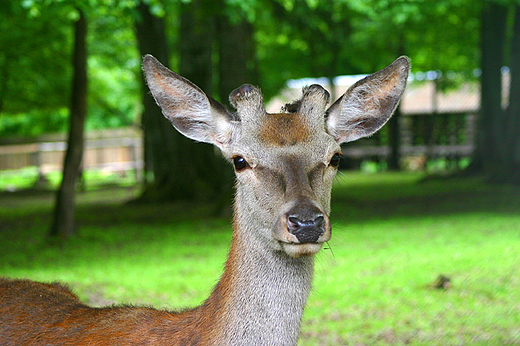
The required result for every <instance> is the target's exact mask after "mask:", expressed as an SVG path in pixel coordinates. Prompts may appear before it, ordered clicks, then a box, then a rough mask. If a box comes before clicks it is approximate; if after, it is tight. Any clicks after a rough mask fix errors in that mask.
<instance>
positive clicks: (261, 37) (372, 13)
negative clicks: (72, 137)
mask: <svg viewBox="0 0 520 346" xmlns="http://www.w3.org/2000/svg"><path fill="white" fill-rule="evenodd" d="M138 3H139V2H138V1H137V0H127V1H118V2H113V1H109V0H94V1H82V0H77V1H50V0H49V1H32V0H26V1H22V2H7V3H6V4H5V6H1V9H0V29H1V30H2V32H3V33H8V34H5V35H2V36H1V37H0V47H1V48H2V49H0V115H1V117H2V118H3V117H10V118H11V120H10V121H8V123H9V124H10V125H9V126H7V127H6V126H5V125H3V127H2V128H1V129H0V135H4V134H26V133H37V132H38V131H62V130H63V126H61V125H59V126H56V127H53V128H51V127H47V128H43V127H41V126H37V128H36V129H25V128H24V126H26V125H27V124H30V123H28V122H27V121H25V120H23V119H24V118H27V117H30V114H35V113H38V112H41V114H42V115H41V116H42V117H43V118H47V117H56V114H58V113H59V114H61V110H62V109H64V108H66V107H68V104H69V87H70V84H71V83H70V82H71V81H70V78H71V66H70V60H71V58H70V52H71V50H72V42H71V39H72V23H73V20H74V19H75V18H76V15H77V13H76V10H75V7H74V6H81V7H82V8H84V11H85V12H86V13H87V17H88V21H89V34H88V35H89V36H88V46H89V80H90V87H89V115H88V117H87V119H88V120H87V125H86V126H87V128H88V129H90V128H100V127H116V126H126V125H129V124H132V123H135V122H137V121H139V114H140V112H141V107H140V105H139V103H140V97H141V96H140V93H139V88H140V81H141V78H142V76H141V72H140V68H139V64H140V56H139V53H138V50H137V47H136V45H137V44H136V40H135V37H134V32H133V25H134V20H138V19H139V18H138V15H137V11H136V10H135V6H136V5H137V4H138ZM147 3H150V4H151V5H152V6H151V7H152V10H153V12H154V13H155V14H156V15H158V16H161V17H164V18H165V19H166V23H167V25H168V27H167V32H168V34H169V38H168V39H169V42H170V44H171V46H172V47H174V48H175V47H177V42H178V35H179V32H178V27H179V16H178V14H179V6H180V2H179V1H173V0H170V1H164V2H161V1H159V0H153V1H147ZM483 3H485V2H480V1H479V2H474V1H471V0H442V1H433V0H425V1H386V0H368V1H361V0H341V1H332V0H327V1H314V0H308V1H294V0H274V1H269V2H263V1H257V0H248V1H235V0H226V1H222V3H220V2H219V4H221V5H217V3H211V4H210V5H208V6H209V7H208V8H207V9H206V10H207V11H214V10H215V6H218V7H219V8H218V9H217V10H219V11H221V13H222V14H223V15H226V16H228V17H229V18H230V19H231V21H232V22H237V21H239V20H241V19H242V18H244V17H245V18H247V19H248V20H249V21H250V22H251V23H253V25H254V26H255V44H256V60H257V61H256V62H255V63H256V64H257V65H258V69H259V80H260V82H259V83H260V84H261V86H262V88H263V91H264V94H265V96H266V99H269V98H270V97H272V96H274V95H275V94H277V93H278V92H279V90H280V89H281V88H282V87H283V86H284V84H285V82H286V80H288V79H291V78H302V77H333V76H336V75H342V74H358V73H371V72H373V71H375V70H377V69H379V68H382V67H384V66H386V65H387V64H388V63H389V62H390V61H392V60H393V59H395V58H396V57H397V56H398V55H400V54H407V55H409V56H410V57H411V58H412V65H413V69H414V71H421V70H423V71H425V70H443V71H463V73H462V74H461V75H463V76H464V75H467V73H466V72H464V71H471V70H472V69H474V68H476V67H477V66H478V61H479V47H478V42H479V27H480V10H481V7H482V4H483ZM221 6H223V8H220V7H221ZM172 53H173V54H172V59H171V61H170V63H171V64H172V65H173V66H175V65H176V64H177V62H178V60H179V50H178V49H173V50H172ZM36 109H38V111H35V110H36ZM21 114H27V115H23V116H22V115H21ZM19 119H22V120H19ZM49 119H50V118H49ZM15 123H16V125H15ZM0 126H2V125H0ZM29 126H30V125H29Z"/></svg>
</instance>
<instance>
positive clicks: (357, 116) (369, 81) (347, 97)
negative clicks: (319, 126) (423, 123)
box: [326, 56, 410, 143]
mask: <svg viewBox="0 0 520 346" xmlns="http://www.w3.org/2000/svg"><path fill="white" fill-rule="evenodd" d="M409 70H410V62H409V60H408V58H407V57H404V56H402V57H400V58H398V59H397V60H395V61H394V62H393V63H392V64H390V65H389V66H388V67H386V68H384V69H382V70H381V71H378V72H376V73H374V74H371V75H370V76H368V77H366V78H364V79H362V80H360V81H358V82H357V83H355V84H354V85H353V86H351V87H350V88H349V89H348V90H347V92H346V93H345V94H344V95H343V96H342V97H340V98H339V99H338V100H337V101H336V102H335V103H334V104H333V105H332V106H330V108H329V109H328V110H327V113H326V114H327V115H326V116H327V118H326V129H327V132H328V133H329V134H330V135H331V136H332V137H334V139H335V140H336V142H338V143H344V142H351V141H354V140H356V139H359V138H362V137H366V136H370V135H371V134H373V133H374V132H376V131H377V130H379V129H380V128H381V127H382V126H383V125H384V124H385V123H386V122H387V121H388V119H390V117H391V116H392V113H393V112H394V110H395V109H396V108H397V105H398V104H399V100H400V99H401V96H402V95H403V92H404V89H405V87H406V80H407V79H408V72H409Z"/></svg>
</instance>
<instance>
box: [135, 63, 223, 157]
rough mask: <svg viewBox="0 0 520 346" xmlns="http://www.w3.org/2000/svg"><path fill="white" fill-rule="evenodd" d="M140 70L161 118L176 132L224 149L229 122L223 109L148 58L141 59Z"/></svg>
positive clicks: (190, 83) (186, 82)
mask: <svg viewBox="0 0 520 346" xmlns="http://www.w3.org/2000/svg"><path fill="white" fill-rule="evenodd" d="M143 70H144V74H145V77H146V81H147V83H148V87H149V88H150V91H151V92H152V95H153V97H154V99H155V101H156V102H157V104H158V105H159V107H161V110H162V113H163V115H164V116H165V117H166V118H167V119H168V120H170V122H171V123H172V125H173V126H174V127H175V128H176V129H177V130H178V131H179V132H180V133H182V134H183V135H184V136H186V137H188V138H191V139H194V140H196V141H200V142H207V143H212V144H214V145H216V146H217V147H219V148H220V149H221V150H224V149H225V147H226V145H227V144H229V142H230V141H231V137H232V129H233V121H232V116H231V114H230V113H228V112H227V110H226V109H225V107H224V106H222V105H221V104H220V103H218V102H217V101H215V100H213V99H212V98H210V97H208V96H207V95H206V94H205V93H204V92H203V91H202V90H200V88H199V87H197V86H196V85H195V84H193V83H192V82H190V81H189V80H187V79H186V78H184V77H181V76H179V75H178V74H176V73H173V72H172V71H170V70H169V69H168V68H166V67H164V66H163V65H162V64H161V63H160V62H159V61H158V60H157V59H155V58H154V57H153V56H151V55H146V56H145V57H144V58H143Z"/></svg>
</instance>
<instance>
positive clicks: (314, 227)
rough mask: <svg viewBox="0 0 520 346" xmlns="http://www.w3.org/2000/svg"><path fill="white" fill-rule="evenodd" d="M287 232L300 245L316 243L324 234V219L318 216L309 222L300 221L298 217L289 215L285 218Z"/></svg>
mask: <svg viewBox="0 0 520 346" xmlns="http://www.w3.org/2000/svg"><path fill="white" fill-rule="evenodd" d="M287 230H288V231H289V233H291V234H293V235H294V236H295V237H296V238H297V239H298V241H299V242H300V243H316V242H318V238H319V237H320V236H321V235H322V234H323V233H325V218H324V217H323V215H318V216H316V217H315V218H313V219H311V220H300V218H298V216H296V215H290V216H288V217H287Z"/></svg>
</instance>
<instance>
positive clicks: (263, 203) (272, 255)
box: [0, 55, 410, 346]
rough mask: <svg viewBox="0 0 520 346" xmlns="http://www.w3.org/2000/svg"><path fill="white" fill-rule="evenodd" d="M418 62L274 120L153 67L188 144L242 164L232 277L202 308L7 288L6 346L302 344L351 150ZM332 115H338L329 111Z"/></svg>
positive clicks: (243, 96) (239, 100) (23, 283)
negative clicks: (345, 153)
mask: <svg viewBox="0 0 520 346" xmlns="http://www.w3.org/2000/svg"><path fill="white" fill-rule="evenodd" d="M409 69H410V63H409V60H408V58H407V57H404V56H403V57H400V58H398V59H397V60H395V61H394V62H393V63H392V64H390V65H389V66H387V67H386V68H384V69H382V70H380V71H378V72H376V73H374V74H371V75H369V76H368V77H365V78H363V79H362V80H360V81H358V82H356V83H355V84H354V85H353V86H351V87H350V88H349V89H348V90H347V91H346V92H345V94H343V95H342V96H341V97H340V98H339V99H338V100H336V101H335V102H334V103H333V104H331V105H330V106H328V105H329V99H330V95H329V93H328V92H327V91H326V90H325V89H324V88H323V87H321V86H320V85H311V86H308V87H305V88H303V91H302V96H301V98H300V99H298V100H297V101H294V102H292V103H289V104H287V105H286V106H285V107H284V108H283V109H282V110H281V111H280V112H279V113H267V112H266V109H265V105H264V101H263V95H262V93H261V91H260V89H259V88H258V87H256V86H252V85H250V84H244V85H242V86H241V87H239V88H237V89H235V90H234V91H232V92H231V94H230V96H229V100H230V103H231V105H232V106H233V107H234V108H235V109H236V112H232V111H229V110H228V109H227V108H226V107H224V106H223V105H222V104H220V103H219V102H217V101H215V100H214V99H212V98H211V97H209V96H208V95H206V94H205V93H204V92H203V91H202V90H201V89H200V88H199V87H197V86H196V85H195V84H193V83H192V82H190V81H189V80H187V79H185V78H184V77H181V76H179V75H177V74H175V73H174V72H172V71H170V70H169V69H168V68H166V67H165V66H163V65H162V64H161V63H160V62H159V61H157V60H156V59H155V58H154V57H153V56H151V55H146V56H145V57H144V58H143V70H144V75H145V78H146V81H147V83H148V86H149V89H150V91H151V94H152V95H153V97H154V98H155V100H156V102H157V104H158V105H159V107H160V108H161V109H162V112H163V114H164V116H165V117H166V118H167V119H169V120H170V122H171V123H172V125H173V126H174V127H175V128H176V129H177V130H178V131H179V132H180V133H181V134H183V135H184V136H186V137H188V138H191V139H193V140H195V141H199V142H207V143H212V144H214V145H215V146H216V147H218V148H219V149H220V151H221V152H222V154H223V156H224V157H225V158H226V159H227V160H228V161H229V162H230V163H231V164H232V165H233V166H234V171H235V176H236V177H235V180H236V188H235V189H236V193H235V200H234V214H233V232H232V239H231V246H230V250H229V254H228V258H227V260H226V262H225V265H224V270H223V273H222V276H221V278H220V280H219V281H218V283H217V284H216V286H215V287H214V289H213V291H212V293H211V295H210V296H209V297H208V298H207V299H206V300H205V301H204V302H203V303H202V304H201V305H200V306H198V307H195V308H191V309H185V310H179V311H163V310H157V309H154V308H151V307H139V306H128V305H114V306H109V307H90V306H88V305H87V304H84V303H82V302H81V301H80V300H79V298H78V297H77V296H76V295H75V294H74V293H73V292H72V291H71V290H70V289H69V288H68V287H67V286H64V285H62V284H60V283H39V282H34V281H30V280H27V279H7V278H4V279H1V280H0V340H2V345H17V346H20V345H179V346H180V345H213V346H216V345H219V346H221V345H296V344H297V340H298V336H299V333H300V325H301V321H302V314H303V311H304V308H305V305H306V302H307V298H308V296H309V292H310V289H311V283H312V279H313V268H314V259H315V257H316V254H317V253H318V252H319V251H320V250H321V248H322V247H323V246H324V244H325V243H326V242H328V241H329V240H330V239H331V234H332V233H331V221H330V219H329V215H330V208H331V206H330V204H331V190H332V185H333V182H334V178H335V175H336V173H337V170H338V166H339V162H340V156H341V146H340V145H341V144H342V143H345V142H350V141H353V140H356V139H358V138H362V137H366V136H370V135H371V134H373V133H375V132H376V131H377V130H379V129H380V128H381V127H382V126H383V125H384V124H385V123H386V121H387V120H388V119H389V118H390V117H391V115H392V113H393V112H394V110H395V109H396V107H397V105H398V103H399V100H400V99H401V96H402V94H403V92H404V89H405V86H406V82H407V78H408V72H409ZM327 106H328V107H327Z"/></svg>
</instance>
